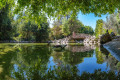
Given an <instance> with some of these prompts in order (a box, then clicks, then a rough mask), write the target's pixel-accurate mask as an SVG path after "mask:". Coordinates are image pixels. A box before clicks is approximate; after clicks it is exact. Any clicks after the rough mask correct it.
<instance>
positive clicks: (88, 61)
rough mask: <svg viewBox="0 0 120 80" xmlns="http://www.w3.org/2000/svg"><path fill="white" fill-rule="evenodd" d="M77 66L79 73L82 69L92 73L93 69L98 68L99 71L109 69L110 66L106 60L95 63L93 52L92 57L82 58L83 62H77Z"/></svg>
mask: <svg viewBox="0 0 120 80" xmlns="http://www.w3.org/2000/svg"><path fill="white" fill-rule="evenodd" d="M77 68H78V70H79V71H80V74H81V73H82V72H84V71H85V72H90V73H93V72H94V71H95V70H98V69H101V71H108V70H110V68H109V67H107V62H104V63H102V64H98V63H97V58H96V55H95V54H93V57H90V58H84V62H83V63H80V64H78V65H77Z"/></svg>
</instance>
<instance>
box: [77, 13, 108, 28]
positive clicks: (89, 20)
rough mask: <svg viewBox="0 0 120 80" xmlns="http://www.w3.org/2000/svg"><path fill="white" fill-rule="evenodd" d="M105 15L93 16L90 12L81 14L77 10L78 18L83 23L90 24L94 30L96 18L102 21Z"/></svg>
mask: <svg viewBox="0 0 120 80" xmlns="http://www.w3.org/2000/svg"><path fill="white" fill-rule="evenodd" d="M106 16H107V14H106V15H101V17H98V16H95V15H94V14H93V13H90V14H85V15H84V14H82V13H81V12H79V14H78V16H77V17H78V20H80V21H81V22H82V23H83V24H84V25H86V26H91V27H92V28H93V29H94V30H95V26H96V21H97V20H98V19H102V20H104V21H106Z"/></svg>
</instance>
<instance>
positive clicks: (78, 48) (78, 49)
mask: <svg viewBox="0 0 120 80" xmlns="http://www.w3.org/2000/svg"><path fill="white" fill-rule="evenodd" d="M94 48H95V47H94V46H67V49H68V50H69V51H71V52H86V51H90V50H93V49H94Z"/></svg>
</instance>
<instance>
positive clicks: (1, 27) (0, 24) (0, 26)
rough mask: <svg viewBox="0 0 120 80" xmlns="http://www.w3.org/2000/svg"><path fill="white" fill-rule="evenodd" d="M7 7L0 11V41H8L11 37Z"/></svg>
mask: <svg viewBox="0 0 120 80" xmlns="http://www.w3.org/2000/svg"><path fill="white" fill-rule="evenodd" d="M8 13H9V5H8V4H7V5H6V6H5V7H4V8H2V9H1V11H0V40H10V39H11V36H12V33H13V31H12V26H11V19H10V17H9V14H8Z"/></svg>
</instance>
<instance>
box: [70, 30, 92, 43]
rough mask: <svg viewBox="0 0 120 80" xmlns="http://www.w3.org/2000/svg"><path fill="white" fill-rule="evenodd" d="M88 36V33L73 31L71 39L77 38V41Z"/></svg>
mask: <svg viewBox="0 0 120 80" xmlns="http://www.w3.org/2000/svg"><path fill="white" fill-rule="evenodd" d="M87 37H90V35H89V34H84V33H80V34H79V33H75V32H73V34H72V37H71V39H72V40H75V41H76V40H77V41H83V40H84V39H85V38H87Z"/></svg>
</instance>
